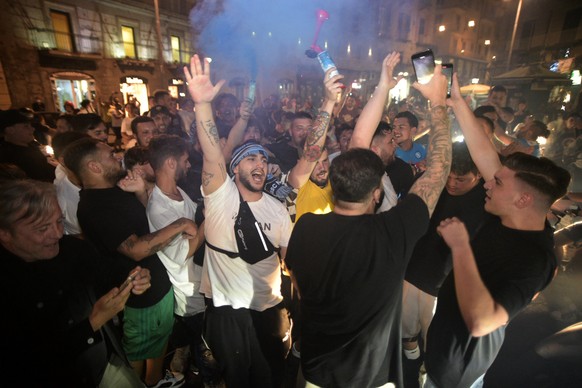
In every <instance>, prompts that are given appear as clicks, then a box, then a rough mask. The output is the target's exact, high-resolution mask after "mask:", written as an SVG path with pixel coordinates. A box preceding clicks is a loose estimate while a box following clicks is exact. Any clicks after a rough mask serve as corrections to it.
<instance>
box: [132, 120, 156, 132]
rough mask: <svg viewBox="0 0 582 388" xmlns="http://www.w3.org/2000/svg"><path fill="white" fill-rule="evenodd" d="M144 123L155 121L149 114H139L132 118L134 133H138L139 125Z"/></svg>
mask: <svg viewBox="0 0 582 388" xmlns="http://www.w3.org/2000/svg"><path fill="white" fill-rule="evenodd" d="M142 123H155V122H154V119H152V118H151V117H148V116H138V117H136V118H135V119H133V120H131V131H132V132H133V134H134V135H137V126H138V125H139V124H142Z"/></svg>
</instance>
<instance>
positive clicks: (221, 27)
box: [190, 0, 378, 79]
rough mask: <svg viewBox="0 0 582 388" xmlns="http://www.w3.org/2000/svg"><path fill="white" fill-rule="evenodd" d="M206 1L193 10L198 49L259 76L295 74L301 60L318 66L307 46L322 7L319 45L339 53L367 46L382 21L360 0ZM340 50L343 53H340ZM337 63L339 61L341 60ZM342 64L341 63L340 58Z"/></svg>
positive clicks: (217, 62)
mask: <svg viewBox="0 0 582 388" xmlns="http://www.w3.org/2000/svg"><path fill="white" fill-rule="evenodd" d="M217 3H219V2H217V1H212V0H206V1H203V2H200V3H199V4H198V5H197V6H196V7H194V8H193V9H192V11H191V13H190V21H191V23H192V26H193V28H194V29H195V30H197V32H198V33H199V36H198V39H197V42H196V47H197V48H198V51H199V53H201V54H202V55H204V56H207V57H211V58H212V59H213V66H214V65H217V66H218V68H220V67H221V66H222V64H223V63H228V64H229V65H230V67H233V66H235V67H236V72H237V74H236V75H237V76H240V77H243V78H247V79H249V78H252V79H254V78H256V76H257V73H258V72H260V73H261V75H263V76H265V75H267V74H277V73H281V72H285V71H286V72H287V73H290V72H292V73H295V72H296V71H297V65H315V66H317V65H318V64H317V60H316V59H311V58H308V57H307V56H306V55H305V50H307V49H309V48H310V46H311V45H312V43H313V39H314V34H315V30H316V20H317V18H316V15H317V10H318V9H324V10H326V11H327V12H328V13H329V19H328V20H327V21H325V22H324V23H323V25H322V27H321V31H320V34H319V38H318V41H317V44H319V46H321V47H322V48H323V49H325V47H324V44H325V42H326V41H327V42H328V47H327V50H328V51H329V53H330V54H331V56H332V57H334V52H335V53H338V51H339V50H343V52H345V50H346V47H347V44H348V43H350V44H351V46H352V49H353V48H354V47H356V46H357V45H361V46H362V47H363V48H362V50H366V51H367V50H368V45H369V44H370V43H371V42H372V41H373V40H372V39H371V38H372V36H373V35H372V34H373V33H374V31H375V27H376V26H377V23H378V21H377V18H378V16H377V15H375V14H376V13H375V12H374V11H373V9H372V8H370V7H369V6H368V4H367V2H366V1H361V0H335V1H333V0H319V1H316V0H295V1H281V0H224V2H223V3H222V6H221V5H220V4H217ZM338 55H339V53H338ZM336 63H337V62H336ZM337 65H338V67H341V64H339V63H337Z"/></svg>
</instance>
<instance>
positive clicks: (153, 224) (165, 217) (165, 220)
mask: <svg viewBox="0 0 582 388" xmlns="http://www.w3.org/2000/svg"><path fill="white" fill-rule="evenodd" d="M178 191H179V192H180V194H182V198H183V199H184V200H183V201H176V200H173V199H171V198H170V197H168V196H167V195H165V194H164V193H162V191H161V190H160V188H159V187H158V186H154V190H153V191H152V194H151V196H150V199H149V201H148V206H147V210H146V211H147V216H148V222H149V225H150V232H155V231H156V230H160V229H162V228H164V227H166V226H168V225H169V224H171V223H172V222H174V221H176V220H177V219H179V218H182V217H185V218H188V219H191V220H194V215H195V214H196V204H195V203H194V202H193V201H192V200H191V199H190V197H188V195H187V194H186V193H185V192H184V191H183V190H182V189H180V188H179V187H178ZM189 249H190V244H189V240H188V239H185V238H184V237H182V236H177V237H176V238H175V239H174V240H172V242H171V243H170V244H168V245H167V246H166V247H165V248H164V249H162V250H161V251H159V252H158V253H157V254H158V257H159V258H160V260H161V261H162V263H163V264H164V266H165V267H166V271H168V275H169V277H170V281H171V282H172V286H173V289H174V300H175V303H174V312H175V313H176V314H177V315H179V316H182V317H183V316H188V315H194V314H198V313H200V312H202V311H204V307H205V305H204V297H203V296H202V294H200V280H201V278H202V267H200V266H199V265H196V264H194V261H193V259H192V256H188V250H189Z"/></svg>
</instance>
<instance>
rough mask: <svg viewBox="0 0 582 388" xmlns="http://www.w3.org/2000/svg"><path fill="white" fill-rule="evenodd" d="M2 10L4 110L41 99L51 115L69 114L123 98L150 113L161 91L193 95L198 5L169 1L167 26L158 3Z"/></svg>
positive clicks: (8, 3)
mask: <svg viewBox="0 0 582 388" xmlns="http://www.w3.org/2000/svg"><path fill="white" fill-rule="evenodd" d="M2 3H4V5H3V12H1V13H0V30H1V33H2V36H3V39H2V41H1V43H0V48H1V49H0V63H1V68H0V70H1V71H2V73H1V75H2V77H1V78H0V90H2V91H1V92H0V108H1V109H7V108H9V107H23V106H31V104H32V102H33V101H35V100H37V99H40V100H41V101H42V102H43V103H44V104H45V106H46V110H47V111H57V112H58V111H64V108H63V104H64V103H65V102H66V101H70V102H72V103H73V105H74V106H75V107H77V108H78V107H80V106H79V105H80V103H81V101H82V100H84V99H88V100H90V101H93V105H94V106H95V107H96V108H97V109H99V107H101V106H105V105H107V104H108V103H109V101H110V98H111V97H112V96H116V97H118V98H119V100H120V101H125V102H127V101H128V100H130V99H136V100H137V101H139V103H140V105H141V107H142V111H145V110H147V109H149V108H148V100H147V98H148V95H151V94H152V93H153V92H154V91H155V90H157V89H168V90H169V91H170V92H171V93H172V95H173V96H175V97H180V96H184V95H185V94H184V93H185V82H184V79H183V75H182V64H183V63H186V62H188V60H189V57H190V55H191V53H192V51H193V44H192V42H193V41H194V39H193V32H192V29H191V27H190V23H189V18H188V15H189V11H190V9H191V8H192V6H193V3H194V1H189V0H178V1H161V2H160V4H159V18H157V17H156V10H155V9H154V2H152V1H130V0H120V1H112V0H101V1H93V0H79V1H73V0H70V1H42V0H27V1H13V0H3V1H2ZM158 21H159V24H157V22H158ZM158 25H159V27H160V29H159V33H158V30H157V26H158ZM7 37H11V38H10V39H7ZM160 43H161V45H160ZM160 48H161V49H160ZM107 106H108V105H107Z"/></svg>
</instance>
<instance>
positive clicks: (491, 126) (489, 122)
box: [475, 115, 495, 133]
mask: <svg viewBox="0 0 582 388" xmlns="http://www.w3.org/2000/svg"><path fill="white" fill-rule="evenodd" d="M475 117H476V118H478V119H479V120H483V121H484V122H485V123H486V124H487V126H488V127H489V130H490V132H491V133H493V131H495V123H494V122H493V120H491V119H490V118H489V117H487V116H477V115H475Z"/></svg>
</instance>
